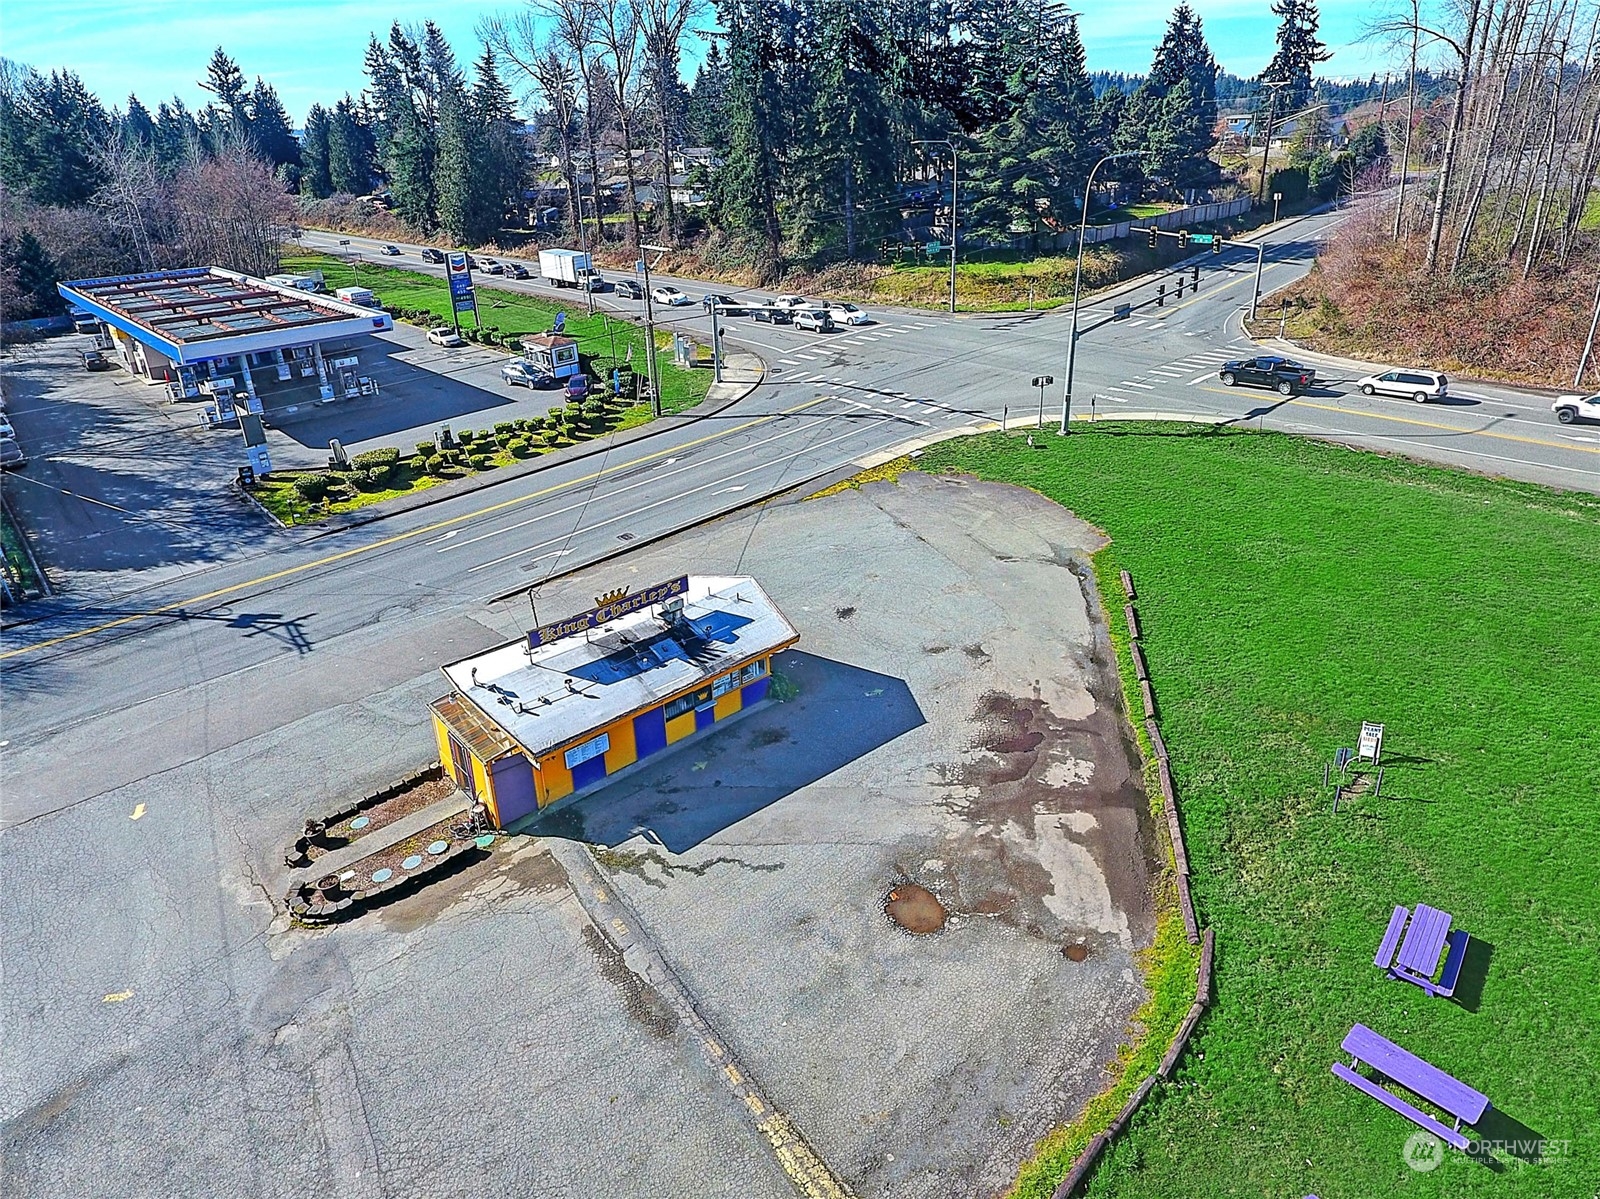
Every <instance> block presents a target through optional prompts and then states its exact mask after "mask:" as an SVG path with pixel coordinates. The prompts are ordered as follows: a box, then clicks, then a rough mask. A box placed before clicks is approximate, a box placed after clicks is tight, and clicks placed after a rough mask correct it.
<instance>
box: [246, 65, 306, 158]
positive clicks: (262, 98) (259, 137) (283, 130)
mask: <svg viewBox="0 0 1600 1199" xmlns="http://www.w3.org/2000/svg"><path fill="white" fill-rule="evenodd" d="M247 107H248V111H249V114H250V117H249V119H250V140H251V144H252V145H253V146H254V148H255V152H256V153H257V154H258V155H259V156H260V157H262V158H264V159H265V160H266V161H267V162H268V163H269V164H271V165H273V166H284V165H287V164H290V163H297V162H298V161H299V160H300V145H299V143H298V142H296V141H295V138H294V127H293V126H292V125H291V124H290V122H289V114H288V112H287V111H286V110H285V109H284V107H283V101H281V100H279V99H278V92H277V89H276V88H274V87H273V86H272V85H271V84H270V83H268V82H267V81H266V80H264V79H262V78H261V77H260V76H259V75H258V76H256V85H255V88H254V89H253V90H252V91H251V93H250V101H249V104H248V106H247Z"/></svg>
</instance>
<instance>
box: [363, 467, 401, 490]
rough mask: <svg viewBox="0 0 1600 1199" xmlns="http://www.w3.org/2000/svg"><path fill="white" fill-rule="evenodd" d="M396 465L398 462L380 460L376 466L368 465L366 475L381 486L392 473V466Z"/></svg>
mask: <svg viewBox="0 0 1600 1199" xmlns="http://www.w3.org/2000/svg"><path fill="white" fill-rule="evenodd" d="M398 465H399V463H393V462H380V463H378V464H377V465H376V466H369V467H368V468H367V475H368V477H370V478H371V480H372V481H373V482H374V483H376V484H377V485H378V486H380V487H381V486H383V485H384V484H386V483H387V482H388V481H389V479H390V478H391V477H392V476H393V475H394V468H395V467H396V466H398Z"/></svg>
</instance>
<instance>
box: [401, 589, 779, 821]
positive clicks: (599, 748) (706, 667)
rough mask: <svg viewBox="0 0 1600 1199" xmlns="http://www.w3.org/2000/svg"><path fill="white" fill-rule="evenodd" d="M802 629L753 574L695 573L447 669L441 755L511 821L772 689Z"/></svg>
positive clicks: (439, 705) (457, 776)
mask: <svg viewBox="0 0 1600 1199" xmlns="http://www.w3.org/2000/svg"><path fill="white" fill-rule="evenodd" d="M797 641H799V634H798V633H797V632H796V631H795V628H794V626H793V625H791V624H790V623H789V621H788V619H787V618H786V617H785V616H784V615H783V613H782V612H780V611H779V610H778V608H777V606H776V605H775V604H773V602H772V600H771V599H770V598H769V597H768V596H767V594H766V592H765V591H763V590H762V589H761V586H760V585H759V584H758V583H757V582H756V581H755V580H754V579H752V578H749V577H743V576H740V577H721V576H695V575H683V576H679V577H678V578H676V579H669V580H667V581H666V582H663V583H660V584H657V585H656V586H654V587H647V588H644V589H642V590H640V591H638V592H635V593H626V592H616V593H613V594H610V595H605V596H599V597H597V599H596V605H595V607H594V608H591V609H589V610H588V611H587V612H582V613H579V614H578V615H576V616H573V617H570V618H567V619H565V620H560V621H555V622H553V623H551V624H548V625H541V626H540V627H539V628H537V629H534V630H532V631H531V632H529V633H528V635H527V637H526V638H525V639H520V640H517V641H513V642H510V643H508V644H506V645H502V646H499V647H497V648H495V649H491V650H488V651H487V652H485V653H481V654H475V655H473V656H472V657H469V658H463V659H461V660H460V661H459V662H452V663H450V664H449V665H447V666H445V667H443V670H444V675H445V678H446V679H447V680H448V681H449V683H450V686H451V691H450V692H449V694H447V695H444V696H442V697H441V698H439V699H437V700H435V701H433V703H432V704H430V705H429V707H430V709H431V711H432V714H433V726H434V735H435V737H436V739H437V741H438V746H439V760H440V761H441V762H442V763H443V764H444V768H445V770H446V772H447V773H448V774H449V775H450V776H451V777H452V778H453V779H454V780H455V781H456V783H457V785H458V786H460V787H461V788H462V789H463V790H464V791H466V792H467V793H468V794H470V795H471V796H473V797H474V798H475V799H478V800H481V801H482V802H483V803H484V804H485V805H486V806H487V807H488V809H489V811H490V813H491V814H492V815H493V817H494V819H495V821H496V823H497V824H498V825H499V826H500V827H501V828H505V827H507V826H509V825H511V824H513V823H515V822H516V821H518V820H521V819H523V818H524V817H526V816H530V815H532V814H534V813H536V812H538V811H541V810H542V809H544V808H547V807H549V806H550V805H551V804H553V803H557V802H559V801H560V800H563V799H566V798H568V797H570V796H573V795H577V794H581V793H583V792H585V791H589V790H592V789H594V788H596V787H599V786H601V785H603V784H604V783H605V782H607V781H608V780H611V779H613V778H615V777H616V775H617V774H618V773H619V772H621V771H623V770H626V769H627V768H628V767H630V766H632V765H634V764H635V763H638V762H640V761H642V760H643V759H645V758H647V757H649V756H650V755H651V754H654V753H658V752H660V751H661V750H663V749H665V748H666V747H667V746H669V745H672V744H674V743H676V742H680V741H683V740H685V739H687V738H689V737H692V736H694V735H695V734H696V733H699V732H702V731H704V730H706V729H710V728H712V727H713V726H714V725H715V724H717V723H718V722H719V721H723V720H727V719H729V718H731V717H733V716H735V715H737V714H738V713H740V712H743V711H748V710H749V709H750V708H752V707H754V706H755V705H756V704H759V703H761V702H762V701H763V700H764V699H766V698H767V694H768V690H769V687H770V685H771V679H772V658H773V655H775V654H777V653H780V652H781V651H783V650H785V649H788V648H789V647H791V646H793V645H794V644H795V643H796V642H797Z"/></svg>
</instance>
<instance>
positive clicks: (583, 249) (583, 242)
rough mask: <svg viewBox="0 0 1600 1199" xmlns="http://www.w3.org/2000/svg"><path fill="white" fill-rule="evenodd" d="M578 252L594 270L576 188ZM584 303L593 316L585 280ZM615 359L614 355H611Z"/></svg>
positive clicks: (581, 204) (591, 293)
mask: <svg viewBox="0 0 1600 1199" xmlns="http://www.w3.org/2000/svg"><path fill="white" fill-rule="evenodd" d="M578 252H579V253H580V254H582V255H583V259H584V261H585V262H588V263H589V269H590V270H591V271H592V270H594V263H593V262H592V261H591V260H590V258H589V234H588V231H587V230H585V229H584V227H583V188H581V187H580V188H578ZM583 299H584V303H586V304H588V306H589V315H590V316H593V315H594V292H593V291H592V290H591V289H590V288H589V286H588V283H587V280H586V281H585V284H584V288H583ZM613 357H615V355H613Z"/></svg>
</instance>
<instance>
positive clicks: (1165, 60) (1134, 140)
mask: <svg viewBox="0 0 1600 1199" xmlns="http://www.w3.org/2000/svg"><path fill="white" fill-rule="evenodd" d="M1216 87H1217V62H1216V59H1215V57H1213V55H1212V53H1211V47H1210V46H1209V45H1207V43H1206V38H1205V31H1204V29H1203V28H1202V26H1201V22H1200V18H1199V17H1198V16H1196V15H1195V13H1194V10H1193V9H1191V8H1190V7H1189V6H1188V5H1187V4H1180V5H1178V7H1177V8H1176V9H1174V10H1173V12H1172V16H1171V17H1170V18H1169V19H1168V21H1167V28H1166V32H1165V33H1164V34H1163V36H1162V38H1161V44H1160V45H1158V46H1157V47H1156V51H1155V58H1154V61H1153V62H1152V63H1151V67H1150V74H1149V76H1148V77H1147V78H1146V79H1145V81H1144V82H1143V83H1142V84H1140V85H1139V87H1138V89H1137V90H1135V92H1134V93H1133V95H1132V96H1131V97H1130V98H1129V101H1128V106H1127V110H1126V112H1125V114H1124V117H1123V123H1122V125H1121V126H1119V128H1118V130H1117V134H1116V137H1115V142H1116V148H1117V149H1118V150H1140V151H1143V153H1142V155H1141V156H1140V158H1139V160H1138V166H1137V172H1138V174H1140V175H1142V176H1144V177H1149V178H1155V179H1160V180H1162V181H1163V182H1165V183H1166V184H1167V185H1168V186H1169V187H1171V188H1172V189H1173V190H1175V191H1178V192H1183V191H1186V190H1187V189H1189V188H1194V187H1201V186H1204V185H1206V184H1208V183H1210V182H1212V181H1213V180H1214V179H1215V178H1216V175H1217V167H1216V164H1215V163H1213V162H1212V160H1211V149H1212V147H1213V146H1214V145H1215V144H1216V124H1217V93H1216ZM1120 173H1121V174H1123V175H1124V176H1125V177H1126V176H1128V175H1130V174H1132V173H1133V172H1132V171H1131V170H1127V171H1123V172H1120Z"/></svg>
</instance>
